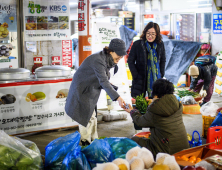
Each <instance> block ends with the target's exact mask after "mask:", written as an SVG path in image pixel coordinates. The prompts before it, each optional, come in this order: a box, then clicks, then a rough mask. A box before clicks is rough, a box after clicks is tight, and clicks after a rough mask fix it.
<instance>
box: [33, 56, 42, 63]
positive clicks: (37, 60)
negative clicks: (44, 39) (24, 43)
mask: <svg viewBox="0 0 222 170" xmlns="http://www.w3.org/2000/svg"><path fill="white" fill-rule="evenodd" d="M36 63H42V57H34V64H36Z"/></svg>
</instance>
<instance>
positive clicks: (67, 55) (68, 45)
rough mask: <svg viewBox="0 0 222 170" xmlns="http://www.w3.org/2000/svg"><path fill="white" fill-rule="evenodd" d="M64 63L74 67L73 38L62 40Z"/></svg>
mask: <svg viewBox="0 0 222 170" xmlns="http://www.w3.org/2000/svg"><path fill="white" fill-rule="evenodd" d="M62 65H64V66H68V67H72V40H63V41H62Z"/></svg>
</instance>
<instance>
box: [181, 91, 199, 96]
mask: <svg viewBox="0 0 222 170" xmlns="http://www.w3.org/2000/svg"><path fill="white" fill-rule="evenodd" d="M177 92H178V93H177V95H178V96H179V97H180V98H181V97H184V96H193V97H196V96H198V95H199V94H198V93H196V92H192V91H189V90H178V91H177Z"/></svg>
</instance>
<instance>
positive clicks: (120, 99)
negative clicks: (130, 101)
mask: <svg viewBox="0 0 222 170" xmlns="http://www.w3.org/2000/svg"><path fill="white" fill-rule="evenodd" d="M117 101H118V102H119V106H120V107H121V108H123V109H124V108H125V107H124V105H126V103H125V101H124V100H123V99H122V97H119V98H118V99H117Z"/></svg>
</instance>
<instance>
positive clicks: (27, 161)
mask: <svg viewBox="0 0 222 170" xmlns="http://www.w3.org/2000/svg"><path fill="white" fill-rule="evenodd" d="M24 141H25V140H24ZM0 167H1V170H8V169H19V170H20V169H21V170H22V169H25V170H41V169H43V167H42V159H41V155H40V153H38V152H35V151H33V150H31V149H28V148H27V147H25V146H24V145H23V144H22V142H20V140H17V139H16V138H14V137H10V136H9V135H7V134H6V133H5V132H4V131H0Z"/></svg>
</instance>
